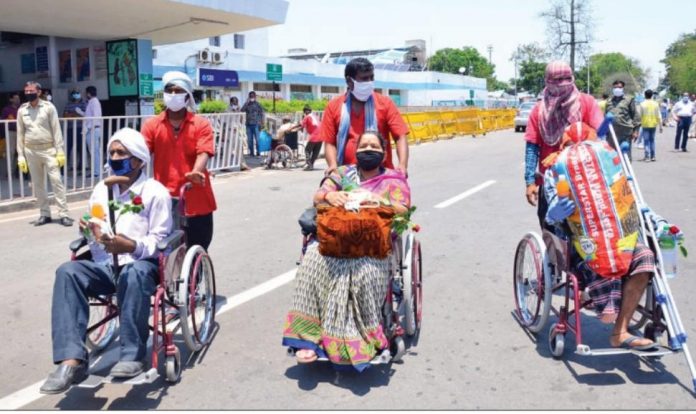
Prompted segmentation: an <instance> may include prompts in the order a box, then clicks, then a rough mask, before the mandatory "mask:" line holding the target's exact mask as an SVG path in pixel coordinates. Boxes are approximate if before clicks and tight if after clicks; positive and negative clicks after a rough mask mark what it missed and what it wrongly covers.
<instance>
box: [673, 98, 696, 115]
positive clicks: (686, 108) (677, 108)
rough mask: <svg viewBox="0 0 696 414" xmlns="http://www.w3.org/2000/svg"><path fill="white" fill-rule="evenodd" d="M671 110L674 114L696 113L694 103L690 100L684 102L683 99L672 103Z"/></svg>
mask: <svg viewBox="0 0 696 414" xmlns="http://www.w3.org/2000/svg"><path fill="white" fill-rule="evenodd" d="M672 112H673V113H674V114H675V115H676V116H692V115H693V114H695V113H696V105H694V103H693V102H691V101H689V102H687V103H684V101H679V102H677V103H675V104H674V108H672Z"/></svg>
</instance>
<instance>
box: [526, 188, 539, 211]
mask: <svg viewBox="0 0 696 414" xmlns="http://www.w3.org/2000/svg"><path fill="white" fill-rule="evenodd" d="M526 195H527V202H528V203H529V204H531V205H533V206H536V205H537V202H538V201H539V186H538V185H536V184H529V185H527V194H526Z"/></svg>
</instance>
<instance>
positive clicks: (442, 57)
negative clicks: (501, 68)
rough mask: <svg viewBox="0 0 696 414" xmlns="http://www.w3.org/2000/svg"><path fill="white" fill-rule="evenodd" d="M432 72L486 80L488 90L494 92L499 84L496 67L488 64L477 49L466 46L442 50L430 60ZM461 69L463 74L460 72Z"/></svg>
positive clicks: (429, 65)
mask: <svg viewBox="0 0 696 414" xmlns="http://www.w3.org/2000/svg"><path fill="white" fill-rule="evenodd" d="M428 67H429V68H430V70H434V71H437V72H445V73H456V74H460V73H462V74H464V75H468V76H475V77H477V78H486V81H487V82H486V83H487V85H488V90H494V89H495V86H498V84H497V83H496V82H498V81H497V80H496V78H495V76H494V72H495V65H492V64H491V63H489V62H488V59H486V58H485V57H484V56H483V55H481V54H480V53H479V51H478V50H476V48H474V47H471V46H464V47H463V48H461V49H454V48H449V47H448V48H445V49H440V50H438V51H437V52H435V54H434V55H433V56H431V57H430V59H429V60H428ZM460 69H461V70H462V71H463V72H460Z"/></svg>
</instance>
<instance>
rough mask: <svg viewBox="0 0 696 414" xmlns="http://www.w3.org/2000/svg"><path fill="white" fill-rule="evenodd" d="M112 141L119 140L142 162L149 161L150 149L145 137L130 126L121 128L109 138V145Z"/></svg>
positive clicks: (146, 162)
mask: <svg viewBox="0 0 696 414" xmlns="http://www.w3.org/2000/svg"><path fill="white" fill-rule="evenodd" d="M114 141H118V142H120V143H121V144H122V145H123V146H124V147H126V149H127V150H128V151H129V152H130V153H131V154H133V156H134V157H135V158H137V159H139V160H140V161H142V162H143V163H144V164H148V163H150V150H149V149H148V148H147V144H146V143H145V137H143V135H142V134H141V133H140V132H138V131H136V130H135V129H132V128H121V129H119V130H118V131H116V133H115V134H114V135H112V136H111V138H110V139H109V145H107V148H109V147H111V143H112V142H114Z"/></svg>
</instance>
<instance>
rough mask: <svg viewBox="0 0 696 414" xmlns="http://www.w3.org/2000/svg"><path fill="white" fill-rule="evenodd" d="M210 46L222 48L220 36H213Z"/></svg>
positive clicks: (210, 39)
mask: <svg viewBox="0 0 696 414" xmlns="http://www.w3.org/2000/svg"><path fill="white" fill-rule="evenodd" d="M208 41H209V43H210V46H217V47H220V36H213V37H211V38H209V39H208Z"/></svg>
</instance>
